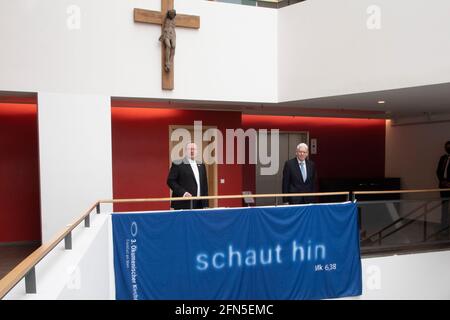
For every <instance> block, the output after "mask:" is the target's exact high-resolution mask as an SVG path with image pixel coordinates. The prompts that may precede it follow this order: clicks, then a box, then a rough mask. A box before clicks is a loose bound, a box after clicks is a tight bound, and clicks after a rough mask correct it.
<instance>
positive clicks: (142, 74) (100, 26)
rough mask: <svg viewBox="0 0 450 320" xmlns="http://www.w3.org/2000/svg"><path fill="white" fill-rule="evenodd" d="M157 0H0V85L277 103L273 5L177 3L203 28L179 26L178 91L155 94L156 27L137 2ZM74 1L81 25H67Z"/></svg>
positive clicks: (156, 3)
mask: <svg viewBox="0 0 450 320" xmlns="http://www.w3.org/2000/svg"><path fill="white" fill-rule="evenodd" d="M160 4H161V1H160V0H95V1H92V0H46V1H40V0H15V1H9V0H0V40H1V42H2V50H0V70H2V72H1V73H0V90H5V91H33V92H36V91H44V92H64V93H94V94H104V95H109V96H125V97H149V98H177V99H199V100H221V101H253V102H259V101H267V102H273V101H275V100H276V96H277V94H276V92H277V65H276V61H277V31H276V19H277V11H276V10H272V9H268V8H259V7H250V6H239V5H232V4H227V3H216V2H210V1H204V0H177V1H175V8H176V9H177V12H178V13H185V14H193V15H199V16H200V19H201V26H200V29H199V30H193V29H184V28H177V49H176V54H175V90H173V92H166V91H164V92H163V91H162V90H161V44H160V42H159V41H158V38H159V35H160V33H161V28H160V27H158V26H155V25H148V24H141V23H134V21H133V8H144V9H149V10H160ZM71 5H76V6H78V7H79V8H80V13H81V14H80V17H81V20H80V28H79V29H70V28H69V27H68V22H69V25H70V22H71V21H73V20H71V17H72V15H73V14H71V13H67V9H68V8H70V6H71Z"/></svg>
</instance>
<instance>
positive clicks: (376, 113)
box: [0, 83, 450, 121]
mask: <svg viewBox="0 0 450 320" xmlns="http://www.w3.org/2000/svg"><path fill="white" fill-rule="evenodd" d="M36 97H37V95H36V93H32V92H31V93H30V92H5V91H4V92H1V91H0V103H36V102H37V98H36ZM381 100H382V101H385V103H383V104H379V103H378V101H381ZM112 106H114V107H142V108H175V109H196V110H222V111H237V112H243V113H246V114H271V115H296V116H316V117H317V116H321V117H350V118H382V119H393V120H397V121H399V120H401V119H407V118H411V119H412V118H416V119H420V118H422V119H423V120H424V121H425V120H427V121H429V120H430V119H435V120H436V119H446V120H445V121H448V120H450V83H441V84H434V85H426V86H417V87H409V88H400V89H393V90H384V91H373V92H365V93H357V94H348V95H340V96H331V97H322V98H316V99H307V100H298V101H288V102H282V103H254V102H252V103H248V102H226V101H194V100H161V99H149V98H131V97H113V98H112ZM436 121H437V120H436Z"/></svg>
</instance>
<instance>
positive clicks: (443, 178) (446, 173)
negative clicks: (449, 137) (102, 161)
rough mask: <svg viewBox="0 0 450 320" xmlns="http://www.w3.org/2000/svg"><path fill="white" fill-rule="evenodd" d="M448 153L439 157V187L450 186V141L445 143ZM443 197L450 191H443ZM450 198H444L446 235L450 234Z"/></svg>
mask: <svg viewBox="0 0 450 320" xmlns="http://www.w3.org/2000/svg"><path fill="white" fill-rule="evenodd" d="M445 151H446V152H447V153H446V154H444V155H442V156H441V158H440V159H439V163H438V167H437V170H436V175H437V177H438V179H439V188H445V189H447V188H450V141H447V142H446V143H445ZM441 197H442V198H448V197H450V192H449V191H444V192H441ZM448 209H449V200H442V213H441V229H447V230H446V231H445V232H444V236H448V234H449V229H448V227H449V221H448V220H449V212H448Z"/></svg>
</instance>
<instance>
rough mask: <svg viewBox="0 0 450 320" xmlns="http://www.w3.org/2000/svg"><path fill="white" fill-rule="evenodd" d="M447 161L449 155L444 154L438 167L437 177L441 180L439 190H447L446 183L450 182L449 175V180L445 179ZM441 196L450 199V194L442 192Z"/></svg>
mask: <svg viewBox="0 0 450 320" xmlns="http://www.w3.org/2000/svg"><path fill="white" fill-rule="evenodd" d="M447 159H448V154H444V155H443V156H442V157H441V158H440V159H439V163H438V167H437V170H436V175H437V178H438V179H439V188H447V186H446V185H445V183H448V182H450V177H449V175H447V179H445V178H444V175H445V168H446V166H447ZM449 161H450V160H449ZM449 166H450V164H449ZM449 170H450V169H449ZM441 196H442V197H450V192H441Z"/></svg>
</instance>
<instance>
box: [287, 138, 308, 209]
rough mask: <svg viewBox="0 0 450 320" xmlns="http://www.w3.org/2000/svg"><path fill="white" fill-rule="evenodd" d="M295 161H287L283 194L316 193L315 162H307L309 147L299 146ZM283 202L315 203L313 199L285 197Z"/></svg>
mask: <svg viewBox="0 0 450 320" xmlns="http://www.w3.org/2000/svg"><path fill="white" fill-rule="evenodd" d="M295 155H296V157H295V158H294V159H291V160H288V161H286V163H285V164H284V169H283V188H282V189H283V193H306V192H313V191H314V182H315V178H316V168H315V166H314V162H312V161H310V160H307V159H306V158H307V157H308V145H306V144H305V143H300V144H299V145H298V146H297V151H296V152H295ZM283 202H285V203H286V202H287V203H289V204H301V203H311V202H314V198H313V197H284V198H283Z"/></svg>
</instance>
